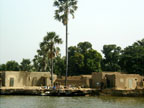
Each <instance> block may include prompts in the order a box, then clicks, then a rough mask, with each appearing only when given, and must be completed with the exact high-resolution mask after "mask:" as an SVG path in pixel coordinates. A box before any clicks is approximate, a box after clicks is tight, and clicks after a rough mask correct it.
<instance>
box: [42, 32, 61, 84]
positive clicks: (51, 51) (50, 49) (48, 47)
mask: <svg viewBox="0 0 144 108" xmlns="http://www.w3.org/2000/svg"><path fill="white" fill-rule="evenodd" d="M43 43H44V44H43V47H45V51H46V53H45V54H46V55H45V57H47V58H49V59H50V61H51V62H50V63H51V69H50V70H51V85H53V59H54V58H55V56H57V55H58V53H59V51H60V49H59V48H58V47H56V44H62V39H61V38H59V36H58V35H56V33H55V32H49V33H47V35H46V36H45V37H44V41H43ZM45 66H47V64H45Z"/></svg>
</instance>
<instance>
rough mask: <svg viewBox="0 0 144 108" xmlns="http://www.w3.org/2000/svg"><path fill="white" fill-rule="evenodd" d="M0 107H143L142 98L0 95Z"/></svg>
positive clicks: (143, 99)
mask: <svg viewBox="0 0 144 108" xmlns="http://www.w3.org/2000/svg"><path fill="white" fill-rule="evenodd" d="M0 108H144V98H143V97H111V96H98V97H97V96H96V97H49V96H0Z"/></svg>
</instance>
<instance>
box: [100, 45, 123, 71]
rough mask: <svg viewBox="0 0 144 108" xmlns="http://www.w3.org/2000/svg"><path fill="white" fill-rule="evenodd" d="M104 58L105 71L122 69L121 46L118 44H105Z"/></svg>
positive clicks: (103, 68)
mask: <svg viewBox="0 0 144 108" xmlns="http://www.w3.org/2000/svg"><path fill="white" fill-rule="evenodd" d="M102 52H103V54H104V58H103V60H102V70H103V71H120V70H121V67H120V65H119V62H120V55H121V47H119V46H116V45H104V46H103V50H102Z"/></svg>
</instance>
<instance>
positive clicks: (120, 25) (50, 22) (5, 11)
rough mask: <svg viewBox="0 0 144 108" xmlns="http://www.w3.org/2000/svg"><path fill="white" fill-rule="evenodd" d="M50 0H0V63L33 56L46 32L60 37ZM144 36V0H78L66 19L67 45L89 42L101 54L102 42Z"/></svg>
mask: <svg viewBox="0 0 144 108" xmlns="http://www.w3.org/2000/svg"><path fill="white" fill-rule="evenodd" d="M53 1H54V0H0V64H2V63H6V62H7V61H10V60H15V61H17V62H19V63H20V62H21V61H22V59H23V58H25V59H31V60H32V59H33V58H34V55H36V54H37V53H36V51H37V49H39V43H40V42H42V40H43V37H44V36H45V35H46V33H47V32H52V31H54V32H56V33H57V34H58V35H59V36H60V38H62V40H63V42H64V43H63V44H62V45H60V48H61V53H62V56H64V55H65V27H64V26H63V24H62V23H61V22H58V21H56V20H55V19H54V10H55V9H56V8H55V7H53ZM142 38H144V0H78V10H77V11H76V12H75V19H72V18H71V16H70V18H69V46H74V45H77V44H78V43H79V42H84V41H89V42H90V43H92V45H93V48H94V49H95V50H97V51H98V52H100V53H101V50H102V49H103V45H106V44H116V45H117V46H121V47H122V48H125V47H127V46H129V45H132V44H133V42H135V41H137V40H141V39H142Z"/></svg>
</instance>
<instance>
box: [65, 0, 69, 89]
mask: <svg viewBox="0 0 144 108" xmlns="http://www.w3.org/2000/svg"><path fill="white" fill-rule="evenodd" d="M66 8H67V10H66V11H67V15H66V74H65V87H66V86H67V76H68V2H67V4H66Z"/></svg>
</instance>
